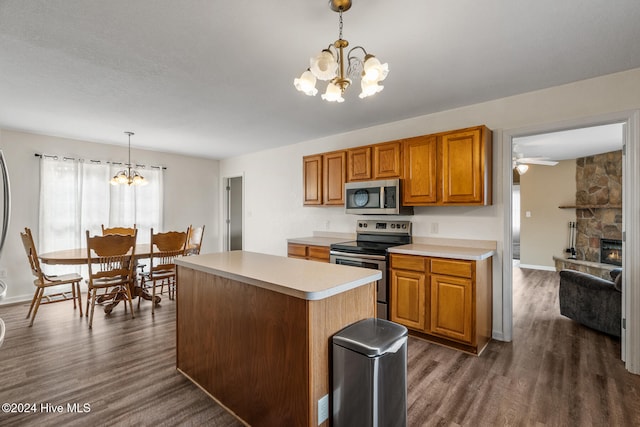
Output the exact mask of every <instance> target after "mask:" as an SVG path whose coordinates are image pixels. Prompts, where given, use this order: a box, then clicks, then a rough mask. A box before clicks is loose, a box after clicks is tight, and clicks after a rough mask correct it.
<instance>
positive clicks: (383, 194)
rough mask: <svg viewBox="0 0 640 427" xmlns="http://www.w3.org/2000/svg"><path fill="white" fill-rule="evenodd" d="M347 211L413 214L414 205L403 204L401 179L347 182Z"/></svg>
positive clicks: (362, 213)
mask: <svg viewBox="0 0 640 427" xmlns="http://www.w3.org/2000/svg"><path fill="white" fill-rule="evenodd" d="M344 192H345V197H344V200H345V207H346V209H345V211H346V213H348V214H359V215H413V207H412V206H402V188H401V181H400V180H399V179H385V180H378V181H362V182H347V183H346V184H345V185H344Z"/></svg>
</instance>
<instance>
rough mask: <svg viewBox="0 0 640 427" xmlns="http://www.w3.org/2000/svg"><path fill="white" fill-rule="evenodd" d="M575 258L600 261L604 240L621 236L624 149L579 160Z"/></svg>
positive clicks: (619, 238) (618, 238)
mask: <svg viewBox="0 0 640 427" xmlns="http://www.w3.org/2000/svg"><path fill="white" fill-rule="evenodd" d="M576 222H577V225H576V228H577V229H576V259H578V260H583V261H591V262H603V261H601V243H600V242H601V239H606V240H621V239H622V151H613V152H610V153H604V154H597V155H595V156H589V157H582V158H580V159H577V160H576Z"/></svg>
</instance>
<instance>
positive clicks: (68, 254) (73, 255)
mask: <svg viewBox="0 0 640 427" xmlns="http://www.w3.org/2000/svg"><path fill="white" fill-rule="evenodd" d="M150 257H151V245H150V244H149V243H140V244H137V245H136V251H135V254H134V258H135V259H136V261H139V260H141V259H145V258H150ZM38 258H40V262H41V263H43V264H47V265H84V264H88V257H87V248H73V249H61V250H57V251H52V252H45V253H42V254H39V256H38ZM91 261H92V262H94V261H95V262H98V257H95V258H92V259H91ZM131 296H132V297H133V298H135V297H140V298H142V299H144V300H147V301H151V299H152V296H151V294H149V292H148V291H147V290H146V289H145V288H143V287H142V286H140V285H139V284H138V280H137V279H136V280H135V281H134V283H133V287H132V289H131ZM160 300H161V298H160V296H159V295H156V296H155V304H159V303H160ZM98 302H100V300H98ZM119 302H120V301H119V300H116V301H114V302H113V303H111V304H108V305H106V306H105V308H104V310H105V312H106V313H110V312H111V311H112V310H113V308H114V307H115V306H116V305H117V304H118V303H119Z"/></svg>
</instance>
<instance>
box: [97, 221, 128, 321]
mask: <svg viewBox="0 0 640 427" xmlns="http://www.w3.org/2000/svg"><path fill="white" fill-rule="evenodd" d="M137 234H138V232H137V231H135V232H134V233H133V235H125V234H107V235H105V236H93V237H91V236H90V235H89V230H87V264H88V265H89V280H88V286H89V293H90V298H89V299H90V301H91V313H90V314H89V328H90V329H91V328H92V326H93V312H94V311H95V306H96V302H97V301H98V300H100V302H105V301H106V302H107V303H108V304H114V305H115V304H117V303H118V302H119V301H121V300H125V312H126V310H127V306H126V303H127V302H128V303H129V308H130V309H131V318H132V319H133V318H134V314H133V300H132V298H131V287H132V286H133V283H134V279H135V274H136V272H135V266H136V262H135V252H136V237H137ZM98 291H102V292H98ZM88 312H89V300H87V313H88Z"/></svg>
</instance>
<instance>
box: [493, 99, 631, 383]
mask: <svg viewBox="0 0 640 427" xmlns="http://www.w3.org/2000/svg"><path fill="white" fill-rule="evenodd" d="M613 123H622V124H623V141H624V143H625V147H624V156H623V200H624V202H623V230H624V231H623V233H624V234H623V235H624V236H625V237H624V243H623V251H624V253H623V259H624V261H623V263H624V265H625V268H624V270H623V276H624V278H623V288H624V292H623V302H622V304H623V305H622V312H623V319H625V320H626V322H625V323H626V327H625V326H624V323H623V331H622V334H623V338H622V359H623V360H624V361H625V366H626V368H627V370H628V371H630V372H632V373H640V313H639V312H638V311H639V310H640V289H636V287H634V286H630V285H629V284H630V283H633V282H634V279H635V280H640V279H639V278H638V277H639V276H640V265H637V263H634V262H631V260H633V259H634V258H635V257H636V256H637V254H638V253H640V222H638V221H637V218H636V216H635V212H637V209H639V208H640V195H639V194H635V193H634V191H633V187H634V185H633V183H636V182H640V170H638V168H637V165H639V164H640V110H638V111H636V110H634V111H623V112H619V113H611V114H606V115H601V116H598V117H595V118H594V117H591V118H582V119H576V120H570V121H566V122H562V123H555V124H547V125H543V126H533V127H529V128H520V129H511V130H505V131H504V132H503V133H502V134H501V135H500V137H499V138H500V139H501V140H499V141H498V142H500V143H501V150H502V151H501V155H502V168H503V171H504V173H503V175H502V183H503V200H504V206H503V217H504V223H503V224H504V242H505V244H504V246H503V250H504V253H503V256H504V258H503V259H504V260H509V261H511V259H512V256H513V247H512V243H511V242H512V239H513V230H512V227H513V220H512V217H513V212H512V208H513V205H512V203H513V195H512V191H513V179H512V174H511V173H510V172H511V170H512V169H513V153H514V151H513V139H514V138H519V137H526V136H529V135H536V134H541V133H552V132H559V131H563V130H571V129H579V128H585V127H594V126H600V125H607V124H613ZM521 255H522V253H521ZM502 269H503V275H502V278H503V287H502V289H501V290H502V294H496V295H495V296H494V301H496V302H497V304H496V307H501V310H500V311H499V312H498V313H496V314H497V315H498V316H500V318H501V322H500V323H499V324H502V330H501V331H500V333H499V334H497V335H498V337H500V336H501V338H500V339H502V340H504V341H512V340H513V287H512V281H513V279H512V278H513V263H512V262H503V263H502Z"/></svg>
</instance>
